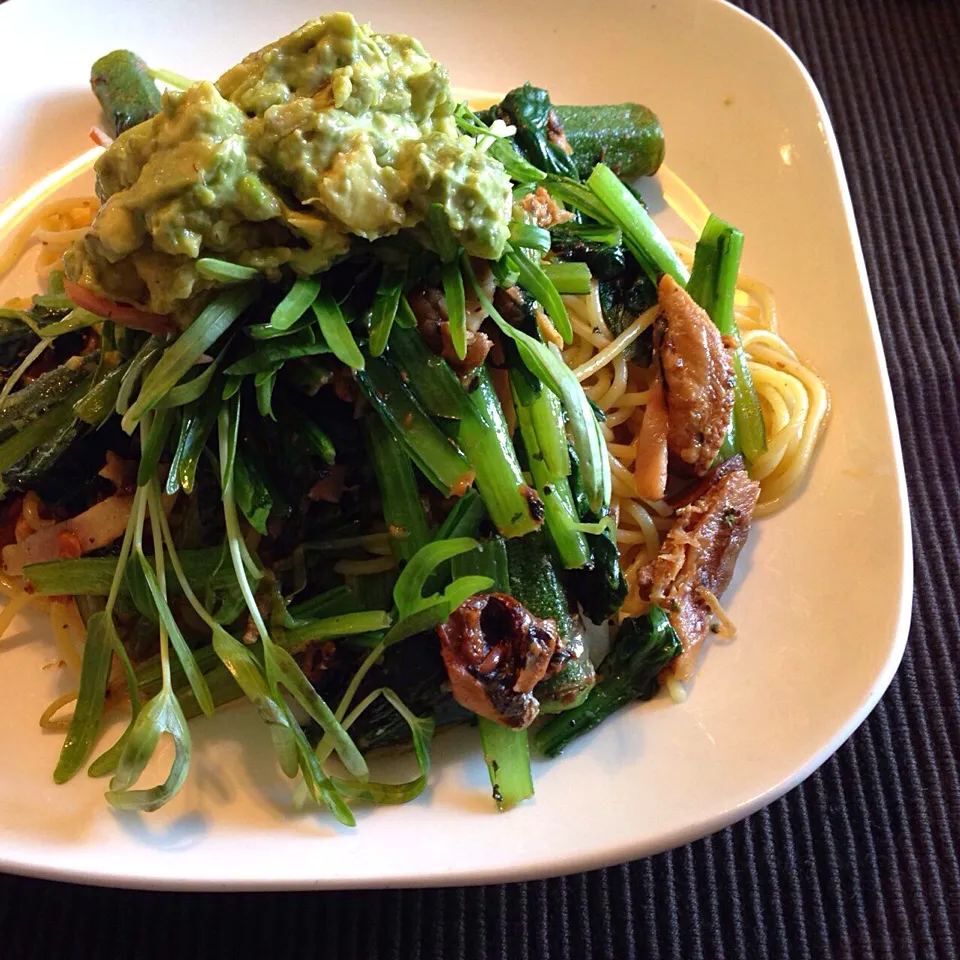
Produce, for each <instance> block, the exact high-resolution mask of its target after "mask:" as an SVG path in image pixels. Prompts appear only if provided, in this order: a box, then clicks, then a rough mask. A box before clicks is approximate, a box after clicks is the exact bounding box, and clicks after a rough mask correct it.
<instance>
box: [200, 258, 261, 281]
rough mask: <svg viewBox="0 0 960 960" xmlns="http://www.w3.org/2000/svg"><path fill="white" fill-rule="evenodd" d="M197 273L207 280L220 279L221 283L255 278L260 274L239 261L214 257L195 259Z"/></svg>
mask: <svg viewBox="0 0 960 960" xmlns="http://www.w3.org/2000/svg"><path fill="white" fill-rule="evenodd" d="M197 273H199V274H200V276H201V277H206V278H207V279H208V280H220V281H222V282H223V283H240V282H243V281H246V280H256V279H257V278H258V277H259V276H260V271H259V270H256V269H254V268H253V267H245V266H243V265H242V264H240V263H230V262H229V261H228V260H218V259H216V258H214V257H201V258H200V259H199V260H197Z"/></svg>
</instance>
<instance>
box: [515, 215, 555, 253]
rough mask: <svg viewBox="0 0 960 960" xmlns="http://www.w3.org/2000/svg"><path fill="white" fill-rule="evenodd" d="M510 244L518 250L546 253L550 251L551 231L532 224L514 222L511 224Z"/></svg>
mask: <svg viewBox="0 0 960 960" xmlns="http://www.w3.org/2000/svg"><path fill="white" fill-rule="evenodd" d="M510 243H511V245H512V246H513V247H515V248H518V249H526V250H536V251H537V253H546V252H547V251H548V250H549V249H550V231H549V230H546V229H544V228H543V227H536V226H534V225H533V224H532V223H520V222H518V221H514V222H513V223H511V224H510Z"/></svg>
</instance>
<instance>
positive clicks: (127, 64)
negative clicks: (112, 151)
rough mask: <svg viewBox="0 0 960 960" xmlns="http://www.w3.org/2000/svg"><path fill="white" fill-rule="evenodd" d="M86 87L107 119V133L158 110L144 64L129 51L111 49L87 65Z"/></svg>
mask: <svg viewBox="0 0 960 960" xmlns="http://www.w3.org/2000/svg"><path fill="white" fill-rule="evenodd" d="M90 86H91V87H92V88H93V92H94V93H95V94H96V96H97V99H98V100H99V101H100V105H101V106H102V107H103V112H104V113H105V114H106V115H107V117H109V119H110V123H111V125H112V129H111V130H108V131H107V132H108V133H112V134H113V135H114V136H119V135H120V134H121V133H123V132H124V130H129V129H130V128H131V127H135V126H137V124H139V123H143V121H144V120H149V119H150V118H151V117H152V116H155V115H156V114H157V113H159V112H160V91H159V90H158V89H157V85H156V83H155V82H154V79H153V77H152V76H151V75H150V71H149V70H148V69H147V65H146V64H145V63H144V62H143V61H142V60H141V59H140V58H139V57H138V56H137V55H136V54H135V53H132V52H131V51H130V50H114V51H113V52H112V53H108V54H106V56H103V57H101V58H100V59H99V60H97V62H96V63H94V65H93V66H92V67H91V68H90Z"/></svg>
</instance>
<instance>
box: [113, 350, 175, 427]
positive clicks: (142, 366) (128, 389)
mask: <svg viewBox="0 0 960 960" xmlns="http://www.w3.org/2000/svg"><path fill="white" fill-rule="evenodd" d="M163 347H164V338H163V337H158V336H157V335H156V334H153V335H151V336H149V337H147V339H146V340H144V341H143V343H142V344H141V345H140V349H139V350H137V352H136V353H135V354H134V355H133V359H132V360H130V361H129V363H128V364H127V365H126V372H125V373H124V375H123V377H122V378H121V381H120V387H119V389H118V390H117V403H116V408H115V409H116V411H117V413H119V414H120V415H121V416H123V414H125V413H126V412H127V410H128V408H129V407H130V399H131V397H132V396H133V391H134V390H135V389H136V387H137V384H138V383H139V381H140V378H141V377H142V376H145V375H146V373H147V371H148V370H150V369H151V368H152V367H153V364H154V363H155V362H156V359H157V357H158V356H160V353H161V352H162V351H163Z"/></svg>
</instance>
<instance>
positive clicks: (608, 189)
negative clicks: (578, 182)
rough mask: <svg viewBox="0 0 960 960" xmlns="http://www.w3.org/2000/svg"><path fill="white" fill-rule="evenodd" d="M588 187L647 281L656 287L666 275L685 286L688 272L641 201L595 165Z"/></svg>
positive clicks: (612, 173)
mask: <svg viewBox="0 0 960 960" xmlns="http://www.w3.org/2000/svg"><path fill="white" fill-rule="evenodd" d="M587 186H588V187H589V188H590V189H591V190H592V191H593V193H594V195H595V196H596V197H597V199H598V200H599V201H600V202H601V203H602V204H603V205H604V206H605V207H606V208H607V209H608V210H609V211H610V214H611V215H612V216H613V219H614V221H615V222H616V223H617V224H618V225H619V226H620V228H621V229H622V230H623V241H624V243H625V244H626V245H627V249H628V250H629V251H630V252H631V253H632V254H633V255H634V256H635V257H636V258H637V260H638V262H639V263H640V265H641V266H642V267H643V269H644V270H645V271H646V272H647V275H648V276H649V277H650V279H651V280H653V281H654V283H656V281H657V280H658V279H659V277H660V276H661V274H664V273H668V274H670V276H671V277H673V279H674V280H676V281H677V283H679V284H680V285H681V286H686V282H687V268H686V267H685V266H684V265H683V263H682V262H681V260H680V258H679V257H678V256H677V254H676V253H675V252H674V249H673V247H671V246H670V242H669V241H668V240H667V238H666V237H665V236H664V235H663V234H662V233H661V232H660V228H659V227H658V226H657V225H656V224H655V223H654V222H653V218H652V217H651V216H650V214H649V213H647V211H646V210H644V209H643V206H642V204H641V203H640V201H639V200H637V198H636V197H635V196H634V195H633V194H632V193H631V192H630V190H629V189H628V188H627V187H626V186H624V184H623V183H621V182H620V180H618V179H617V175H616V174H615V173H614V172H613V171H612V170H611V169H610V168H609V167H608V166H607V165H606V164H604V163H598V164H597V165H596V166H595V167H594V168H593V173H591V174H590V178H589V179H588V180H587Z"/></svg>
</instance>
